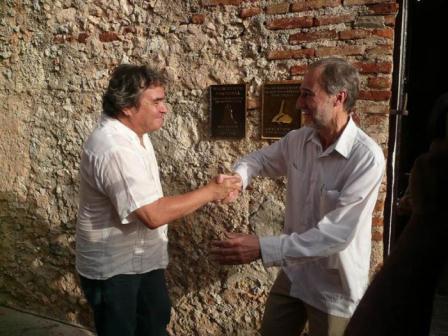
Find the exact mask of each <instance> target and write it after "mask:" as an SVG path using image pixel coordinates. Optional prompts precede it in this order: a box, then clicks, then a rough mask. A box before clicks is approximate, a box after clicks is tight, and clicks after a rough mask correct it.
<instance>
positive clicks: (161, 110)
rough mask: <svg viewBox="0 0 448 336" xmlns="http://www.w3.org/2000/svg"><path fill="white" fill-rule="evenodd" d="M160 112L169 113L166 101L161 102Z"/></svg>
mask: <svg viewBox="0 0 448 336" xmlns="http://www.w3.org/2000/svg"><path fill="white" fill-rule="evenodd" d="M159 111H160V113H167V112H168V107H167V106H166V103H165V102H162V103H161V104H160V110H159Z"/></svg>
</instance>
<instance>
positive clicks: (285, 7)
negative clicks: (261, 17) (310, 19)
mask: <svg viewBox="0 0 448 336" xmlns="http://www.w3.org/2000/svg"><path fill="white" fill-rule="evenodd" d="M288 12H289V3H287V2H283V3H278V4H275V5H270V6H268V7H266V14H269V15H272V14H285V13H288Z"/></svg>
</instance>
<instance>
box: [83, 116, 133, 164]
mask: <svg viewBox="0 0 448 336" xmlns="http://www.w3.org/2000/svg"><path fill="white" fill-rule="evenodd" d="M126 148H127V149H131V148H132V142H131V141H130V140H129V138H127V137H126V136H124V135H123V134H122V133H120V132H117V131H116V130H114V129H113V128H112V127H108V126H107V125H104V124H101V123H100V124H99V125H98V126H97V127H96V128H95V129H94V130H93V131H92V133H91V134H90V135H89V137H88V138H87V140H86V142H85V143H84V151H85V152H89V153H91V154H94V155H97V156H104V155H108V154H110V153H112V152H115V151H118V150H122V149H126Z"/></svg>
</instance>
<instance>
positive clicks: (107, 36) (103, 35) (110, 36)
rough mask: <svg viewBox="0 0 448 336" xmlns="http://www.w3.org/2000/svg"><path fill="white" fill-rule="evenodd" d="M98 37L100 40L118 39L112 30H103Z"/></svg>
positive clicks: (110, 40)
mask: <svg viewBox="0 0 448 336" xmlns="http://www.w3.org/2000/svg"><path fill="white" fill-rule="evenodd" d="M99 38H100V41H101V42H112V41H117V40H118V39H119V38H118V35H117V33H116V32H113V31H108V32H103V33H101V34H100V36H99Z"/></svg>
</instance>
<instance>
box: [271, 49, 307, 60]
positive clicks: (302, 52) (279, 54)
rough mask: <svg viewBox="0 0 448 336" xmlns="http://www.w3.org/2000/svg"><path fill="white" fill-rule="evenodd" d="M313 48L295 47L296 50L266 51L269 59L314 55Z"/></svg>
mask: <svg viewBox="0 0 448 336" xmlns="http://www.w3.org/2000/svg"><path fill="white" fill-rule="evenodd" d="M314 55H315V50H314V49H297V50H272V51H270V52H269V53H268V57H267V58H268V59H269V60H282V59H295V58H308V57H314Z"/></svg>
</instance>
